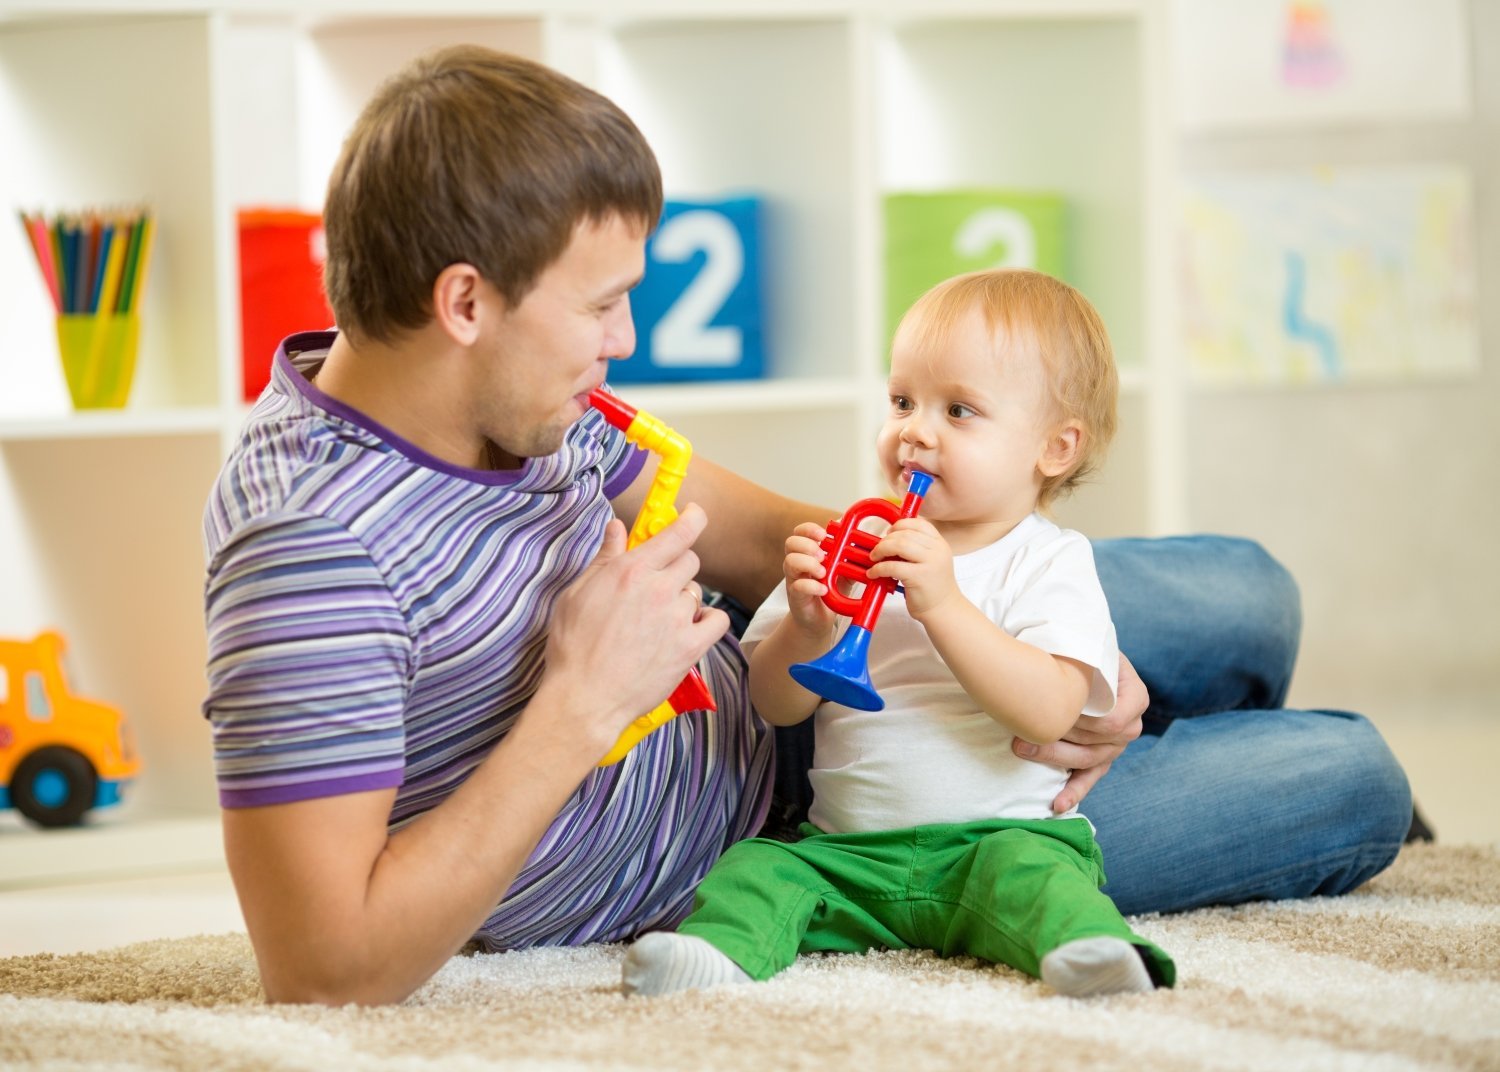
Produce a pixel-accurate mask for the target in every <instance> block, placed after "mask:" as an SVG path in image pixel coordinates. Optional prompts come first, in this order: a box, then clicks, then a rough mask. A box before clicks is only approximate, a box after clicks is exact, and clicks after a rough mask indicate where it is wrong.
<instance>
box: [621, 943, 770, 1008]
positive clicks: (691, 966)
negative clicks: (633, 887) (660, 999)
mask: <svg viewBox="0 0 1500 1072" xmlns="http://www.w3.org/2000/svg"><path fill="white" fill-rule="evenodd" d="M750 981H751V979H750V976H748V975H746V974H745V973H744V971H743V970H742V969H741V968H740V966H739V965H738V964H736V963H735V962H734V961H732V960H730V959H729V958H728V957H726V956H725V955H724V954H723V953H721V952H719V951H718V950H717V949H715V948H714V947H713V946H712V945H710V944H709V943H708V942H705V941H704V940H703V939H702V938H699V937H697V936H696V935H692V934H670V933H668V932H666V931H656V932H654V933H652V934H647V935H644V936H643V937H641V938H639V939H637V940H636V942H635V944H634V945H632V946H631V947H630V950H629V952H627V953H626V954H625V964H624V967H623V968H622V969H621V971H620V986H621V988H622V989H623V990H624V991H625V993H626V994H640V995H642V996H643V997H654V996H655V995H657V994H671V993H673V992H674V991H677V990H701V989H703V988H704V987H709V986H718V985H719V984H720V983H748V982H750Z"/></svg>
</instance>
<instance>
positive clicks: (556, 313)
mask: <svg viewBox="0 0 1500 1072" xmlns="http://www.w3.org/2000/svg"><path fill="white" fill-rule="evenodd" d="M645 263H646V230H645V229H644V228H642V227H640V226H638V225H636V224H634V223H632V222H627V221H626V220H623V219H621V218H620V217H619V216H610V217H609V218H608V219H606V220H604V221H602V222H599V223H594V222H590V221H587V220H585V221H584V222H582V223H580V224H579V225H578V226H577V227H576V228H575V229H574V231H573V238H572V241H570V242H569V243H568V247H567V248H566V249H565V250H563V253H562V256H560V257H558V259H557V260H556V261H554V262H553V263H552V264H551V266H550V267H548V268H547V269H546V271H544V272H543V273H542V275H541V278H540V279H538V280H537V284H536V286H535V287H533V288H532V290H531V291H530V292H529V293H528V294H527V295H526V296H525V297H524V298H522V299H521V301H520V303H519V304H517V305H514V306H506V305H505V304H504V302H503V300H500V299H498V295H497V296H496V300H497V302H498V303H499V305H500V308H501V313H500V317H499V320H498V326H497V328H496V330H495V331H494V332H493V333H492V334H491V336H490V348H491V353H490V360H489V361H488V362H487V363H486V364H487V370H488V371H487V375H486V377H485V379H486V381H487V382H486V385H485V388H486V389H485V393H484V397H485V398H487V399H491V400H493V402H492V403H490V404H489V405H488V406H486V407H485V408H484V413H485V423H486V434H487V435H488V437H489V439H490V441H491V442H492V443H493V444H494V445H495V446H496V447H498V448H499V449H500V450H501V451H502V452H503V455H505V456H506V457H503V458H502V459H500V460H502V461H504V462H507V463H516V464H519V460H520V459H522V458H535V457H541V456H544V455H547V454H551V453H552V452H554V451H555V450H557V449H558V448H559V447H560V446H562V442H563V437H564V435H565V434H566V433H567V430H568V429H569V428H570V427H572V425H573V423H574V422H575V421H577V420H578V418H579V417H581V416H582V415H583V413H584V411H585V410H586V409H587V408H588V397H587V396H588V393H589V391H591V390H593V389H594V388H595V387H597V386H599V384H600V383H602V382H603V381H604V378H605V374H606V370H607V368H608V362H609V361H610V360H611V359H620V358H626V357H629V356H630V354H631V353H632V352H633V351H634V350H635V324H634V322H633V321H632V320H631V318H630V291H631V289H632V288H634V287H635V285H636V284H637V283H639V282H640V279H641V275H642V274H643V272H644V270H645Z"/></svg>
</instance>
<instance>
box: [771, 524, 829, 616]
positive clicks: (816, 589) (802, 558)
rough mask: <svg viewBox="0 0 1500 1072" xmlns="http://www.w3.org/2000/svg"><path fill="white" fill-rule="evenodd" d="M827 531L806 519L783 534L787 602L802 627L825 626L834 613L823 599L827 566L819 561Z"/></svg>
mask: <svg viewBox="0 0 1500 1072" xmlns="http://www.w3.org/2000/svg"><path fill="white" fill-rule="evenodd" d="M827 535H828V533H827V531H826V530H825V529H824V528H823V526H821V525H818V524H816V523H815V522H812V521H808V522H804V523H803V524H801V525H798V526H797V527H796V528H795V529H793V530H792V534H791V535H790V536H788V537H787V538H786V558H785V559H784V560H783V562H782V572H783V573H784V574H785V575H786V598H787V605H788V609H789V610H790V612H791V616H792V619H793V620H794V621H796V623H797V624H798V625H800V626H801V627H802V628H804V629H809V630H813V629H826V628H827V627H828V626H829V625H830V624H831V622H832V621H833V617H834V614H833V611H831V610H829V609H828V606H827V605H826V604H825V603H824V602H823V595H824V593H826V592H827V591H828V586H827V584H825V583H824V579H825V578H826V577H827V576H828V570H827V567H825V566H824V565H823V548H822V546H821V545H822V542H823V539H824V537H826V536H827Z"/></svg>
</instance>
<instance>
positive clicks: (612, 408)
mask: <svg viewBox="0 0 1500 1072" xmlns="http://www.w3.org/2000/svg"><path fill="white" fill-rule="evenodd" d="M589 405H591V406H593V407H594V408H595V409H597V410H598V411H599V412H600V413H602V414H603V415H604V419H605V420H606V421H608V422H609V423H610V424H612V425H614V426H615V427H616V428H618V429H619V430H620V431H622V432H624V433H625V438H626V439H627V440H628V441H630V442H631V443H634V444H635V445H636V446H637V447H640V448H641V449H642V450H649V451H651V452H653V453H654V454H656V455H657V456H658V457H659V458H660V461H659V462H658V463H657V466H656V479H655V480H653V481H652V483H651V487H650V489H649V490H648V491H647V492H646V501H645V502H643V503H641V510H640V513H638V514H636V517H635V523H634V524H632V525H631V526H630V535H629V536H628V537H626V539H625V547H626V549H627V550H628V549H629V548H631V547H634V546H636V545H637V544H639V543H641V542H642V541H644V540H649V539H650V538H651V537H652V536H655V535H656V534H657V533H658V532H660V531H661V530H662V529H664V528H666V527H667V526H668V525H670V524H671V523H672V522H673V521H675V520H676V518H677V507H676V506H675V505H674V504H675V502H676V501H677V491H678V489H679V488H681V487H682V478H683V477H685V476H687V463H688V459H689V458H691V457H692V456H693V447H692V444H690V443H689V442H688V441H687V440H686V439H684V438H683V437H682V436H680V435H678V434H677V433H676V432H674V431H673V430H672V429H671V428H669V427H667V425H665V424H663V423H662V422H661V421H659V420H657V419H656V418H655V417H653V416H651V414H649V413H644V412H642V411H641V410H638V409H636V408H635V407H634V406H632V405H629V404H627V403H625V402H622V401H620V400H619V399H618V398H616V397H615V396H614V395H612V394H610V393H608V392H607V391H605V390H603V389H602V388H597V387H596V388H595V389H594V390H592V391H590V392H589ZM717 710H718V706H717V705H716V704H715V703H714V698H713V697H712V696H711V695H709V691H708V685H707V684H706V683H705V682H704V680H703V675H702V674H700V673H699V672H698V668H697V667H696V666H695V667H693V668H692V669H691V670H689V671H688V675H687V677H685V678H683V679H682V682H681V683H680V684H679V685H678V686H677V687H676V688H675V689H673V690H672V693H671V695H670V696H668V697H667V698H666V699H665V700H663V701H662V702H661V703H659V704H657V705H656V707H654V708H653V709H651V710H650V711H648V712H647V713H646V714H644V715H642V716H641V717H640V718H638V719H636V720H635V721H634V722H632V723H631V724H630V725H628V726H626V727H625V732H624V733H622V734H620V739H619V740H617V741H616V742H615V745H614V747H613V748H611V749H610V750H609V751H608V752H606V753H605V755H604V758H603V759H601V760H600V761H599V766H601V767H607V766H609V765H610V764H612V763H618V762H620V760H622V759H624V758H625V754H626V753H627V752H629V751H630V750H631V749H632V748H634V747H635V746H636V745H637V744H638V743H639V742H640V740H641V739H642V738H643V737H645V736H646V735H647V734H648V733H650V732H651V731H652V730H654V729H656V728H657V727H658V726H660V725H662V724H663V723H664V722H667V721H669V720H671V719H673V718H676V717H677V716H678V715H680V714H682V713H683V712H684V711H717Z"/></svg>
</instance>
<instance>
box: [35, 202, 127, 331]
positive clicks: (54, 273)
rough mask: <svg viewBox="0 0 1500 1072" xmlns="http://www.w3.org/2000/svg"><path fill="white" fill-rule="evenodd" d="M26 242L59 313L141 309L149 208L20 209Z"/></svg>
mask: <svg viewBox="0 0 1500 1072" xmlns="http://www.w3.org/2000/svg"><path fill="white" fill-rule="evenodd" d="M18 215H19V217H20V220H21V227H22V230H24V231H25V232H26V241H27V242H28V244H30V246H31V252H32V255H33V256H34V257H35V258H36V263H37V268H38V269H39V270H40V271H41V273H42V281H43V282H44V283H45V284H46V287H47V295H48V297H50V298H51V299H52V306H53V309H54V310H55V311H56V312H57V313H58V314H59V315H71V314H83V315H96V316H113V315H120V314H124V313H133V312H136V311H137V310H138V309H139V307H140V300H141V294H142V292H143V291H144V289H145V286H146V274H147V269H148V268H149V267H150V264H151V246H152V237H153V236H154V234H155V230H156V227H155V223H156V221H155V218H154V217H153V216H152V215H151V213H150V212H149V211H146V210H141V211H138V212H99V211H94V210H90V211H88V212H86V213H72V212H63V213H59V214H57V215H56V216H53V217H52V218H51V219H50V220H49V219H48V218H47V217H46V216H45V215H43V214H42V213H40V212H38V213H28V212H26V211H24V210H23V211H21V212H19V213H18Z"/></svg>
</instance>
